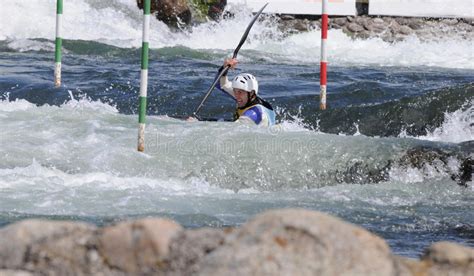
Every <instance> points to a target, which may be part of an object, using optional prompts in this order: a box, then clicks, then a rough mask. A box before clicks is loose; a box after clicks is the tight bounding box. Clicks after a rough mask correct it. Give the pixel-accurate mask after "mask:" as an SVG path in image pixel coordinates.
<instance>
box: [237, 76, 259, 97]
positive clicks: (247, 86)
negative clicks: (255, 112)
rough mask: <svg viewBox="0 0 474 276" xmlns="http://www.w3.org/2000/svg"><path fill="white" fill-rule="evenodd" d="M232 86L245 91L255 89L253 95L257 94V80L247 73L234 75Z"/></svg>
mask: <svg viewBox="0 0 474 276" xmlns="http://www.w3.org/2000/svg"><path fill="white" fill-rule="evenodd" d="M232 88H236V89H242V90H244V91H247V92H252V90H253V91H255V95H258V82H257V79H256V78H255V77H254V76H253V75H252V74H249V73H242V74H238V75H237V76H235V78H234V79H233V80H232Z"/></svg>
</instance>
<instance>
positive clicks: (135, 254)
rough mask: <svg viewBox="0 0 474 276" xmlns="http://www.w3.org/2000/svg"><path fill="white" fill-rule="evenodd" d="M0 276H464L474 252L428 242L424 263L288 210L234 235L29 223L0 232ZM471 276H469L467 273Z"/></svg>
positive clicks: (354, 231) (153, 224)
mask: <svg viewBox="0 0 474 276" xmlns="http://www.w3.org/2000/svg"><path fill="white" fill-rule="evenodd" d="M0 245H1V246H0V275H17V276H20V275H228V276H230V275H470V274H469V273H471V272H472V271H474V270H473V269H474V249H472V248H467V247H462V246H459V245H456V244H453V243H447V242H441V243H436V244H433V245H432V246H431V247H430V248H428V249H427V250H426V253H425V254H424V256H423V257H422V259H421V260H420V261H415V260H411V259H406V258H401V257H397V256H394V255H393V254H391V252H390V249H389V247H388V245H387V243H386V242H385V241H384V240H382V239H381V238H379V237H377V236H375V235H373V234H371V233H369V232H368V231H366V230H364V229H362V228H360V227H357V226H354V225H352V224H349V223H346V222H343V221H341V220H340V219H337V218H334V217H331V216H329V215H325V214H322V213H319V212H314V211H307V210H298V209H289V210H276V211H270V212H266V213H263V214H260V215H258V216H256V217H255V218H254V219H252V220H251V221H249V222H247V223H246V224H244V225H243V226H242V227H240V228H235V229H230V228H227V229H210V228H203V229H195V230H185V229H183V228H182V227H181V226H179V225H178V224H176V223H175V222H173V221H170V220H166V219H142V220H137V221H133V222H123V223H119V224H117V225H113V226H107V227H104V228H97V227H95V226H93V225H89V224H85V223H80V222H63V221H59V222H58V221H56V222H51V221H41V220H27V221H23V222H19V223H15V224H12V225H9V226H7V227H5V228H2V229H0ZM471 275H472V274H471Z"/></svg>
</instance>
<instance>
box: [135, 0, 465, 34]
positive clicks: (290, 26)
mask: <svg viewBox="0 0 474 276" xmlns="http://www.w3.org/2000/svg"><path fill="white" fill-rule="evenodd" d="M226 4H227V1H225V0H212V1H211V0H210V1H206V2H205V3H203V2H201V1H197V0H160V1H158V0H153V1H151V12H152V13H153V14H154V15H155V17H156V18H157V19H158V20H161V21H163V22H165V23H166V24H167V25H168V26H170V27H172V28H174V29H176V30H179V29H183V28H186V26H189V25H193V24H200V23H203V22H206V21H208V20H217V21H219V20H221V19H223V18H224V17H232V13H231V12H224V10H225V8H226ZM137 6H138V7H139V8H140V9H143V0H137ZM262 17H266V22H267V23H268V24H272V25H273V24H276V25H277V26H278V29H279V30H280V31H282V32H283V33H284V34H292V33H298V32H306V31H311V30H319V29H320V28H321V19H320V18H319V19H318V18H317V16H306V18H304V16H299V17H298V18H296V17H295V16H292V15H269V14H266V15H264V16H262ZM310 18H313V19H310ZM261 20H262V19H261ZM264 20H265V19H264ZM329 29H341V30H342V31H343V32H344V33H346V34H347V35H349V36H351V37H353V38H358V39H367V38H372V37H379V38H381V39H383V40H384V41H387V42H395V41H401V40H404V39H405V38H407V37H410V36H416V37H418V38H420V39H421V40H437V39H449V38H458V39H459V38H460V39H468V40H473V39H474V31H473V30H474V20H473V19H472V18H471V19H462V18H459V19H456V18H418V17H417V18H413V17H412V18H410V17H390V16H368V15H360V16H339V17H330V20H329Z"/></svg>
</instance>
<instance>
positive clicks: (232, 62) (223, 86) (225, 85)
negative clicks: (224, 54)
mask: <svg viewBox="0 0 474 276" xmlns="http://www.w3.org/2000/svg"><path fill="white" fill-rule="evenodd" d="M237 63H239V61H238V60H237V59H235V58H227V59H225V60H224V64H223V65H222V66H221V68H219V72H218V74H219V73H220V72H222V70H224V68H225V67H227V66H230V69H235V67H236V66H237ZM217 88H218V89H219V90H221V91H223V92H225V93H227V94H228V95H229V96H231V97H232V98H235V96H234V90H233V89H232V82H230V81H229V79H228V78H227V72H226V73H225V74H224V75H223V76H222V77H221V78H220V80H219V83H218V84H217Z"/></svg>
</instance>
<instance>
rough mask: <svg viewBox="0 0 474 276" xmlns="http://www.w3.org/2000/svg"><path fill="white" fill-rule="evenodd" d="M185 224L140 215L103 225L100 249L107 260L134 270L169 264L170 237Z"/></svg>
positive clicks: (161, 266)
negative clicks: (132, 218) (139, 216)
mask: <svg viewBox="0 0 474 276" xmlns="http://www.w3.org/2000/svg"><path fill="white" fill-rule="evenodd" d="M180 231H182V227H181V226H180V225H178V224H177V223H176V222H174V221H171V220H167V219H152V218H150V219H141V220H137V221H134V222H123V223H120V224H118V225H114V226H109V227H105V228H103V229H101V231H100V233H99V238H98V240H99V241H98V252H99V254H100V255H101V256H102V257H103V258H104V260H105V262H106V263H107V264H108V265H109V266H111V267H114V268H117V269H118V270H121V271H124V272H126V273H131V274H140V273H153V272H155V273H156V272H157V271H160V270H164V269H166V268H167V263H166V260H167V259H168V254H169V246H170V242H171V239H172V238H173V237H175V236H177V235H178V234H179V233H180Z"/></svg>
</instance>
